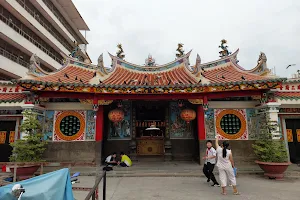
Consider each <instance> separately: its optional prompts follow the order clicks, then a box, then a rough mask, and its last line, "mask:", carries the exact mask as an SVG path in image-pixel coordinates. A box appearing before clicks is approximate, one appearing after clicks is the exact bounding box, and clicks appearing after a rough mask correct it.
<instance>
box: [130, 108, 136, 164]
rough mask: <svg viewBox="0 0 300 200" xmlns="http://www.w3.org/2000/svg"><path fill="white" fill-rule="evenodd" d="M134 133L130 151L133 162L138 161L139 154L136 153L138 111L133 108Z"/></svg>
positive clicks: (132, 133)
mask: <svg viewBox="0 0 300 200" xmlns="http://www.w3.org/2000/svg"><path fill="white" fill-rule="evenodd" d="M131 107H132V116H131V119H132V125H131V128H132V131H131V141H130V142H129V151H130V158H131V160H133V161H137V153H136V109H135V107H133V106H132V104H131Z"/></svg>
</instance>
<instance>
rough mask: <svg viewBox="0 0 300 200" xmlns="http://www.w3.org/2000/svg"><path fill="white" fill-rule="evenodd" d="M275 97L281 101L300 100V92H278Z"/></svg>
mask: <svg viewBox="0 0 300 200" xmlns="http://www.w3.org/2000/svg"><path fill="white" fill-rule="evenodd" d="M275 97H278V98H280V99H300V92H276V93H275Z"/></svg>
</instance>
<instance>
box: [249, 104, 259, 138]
mask: <svg viewBox="0 0 300 200" xmlns="http://www.w3.org/2000/svg"><path fill="white" fill-rule="evenodd" d="M246 112H247V125H248V134H249V140H254V139H257V137H258V131H257V130H258V128H259V118H260V117H259V116H258V115H256V109H254V108H251V109H250V108H249V109H247V110H246Z"/></svg>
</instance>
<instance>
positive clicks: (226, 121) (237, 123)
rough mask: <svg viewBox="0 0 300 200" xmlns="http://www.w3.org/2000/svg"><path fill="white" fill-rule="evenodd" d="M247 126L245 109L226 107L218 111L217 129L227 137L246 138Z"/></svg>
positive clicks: (231, 138) (234, 138)
mask: <svg viewBox="0 0 300 200" xmlns="http://www.w3.org/2000/svg"><path fill="white" fill-rule="evenodd" d="M246 126H247V122H246V111H245V110H244V109H232V110H230V109H228V110H227V109H224V110H218V111H217V113H216V131H217V133H218V134H220V135H221V136H222V137H224V138H225V139H230V140H236V139H245V137H247V128H246Z"/></svg>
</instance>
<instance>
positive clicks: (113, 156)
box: [105, 152, 118, 166]
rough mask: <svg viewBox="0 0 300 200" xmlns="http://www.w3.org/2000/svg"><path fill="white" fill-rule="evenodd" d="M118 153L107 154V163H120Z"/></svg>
mask: <svg viewBox="0 0 300 200" xmlns="http://www.w3.org/2000/svg"><path fill="white" fill-rule="evenodd" d="M116 158H117V153H116V152H113V153H112V154H111V155H109V156H107V158H106V159H105V164H106V165H108V166H115V165H117V164H118V162H117V160H116Z"/></svg>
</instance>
